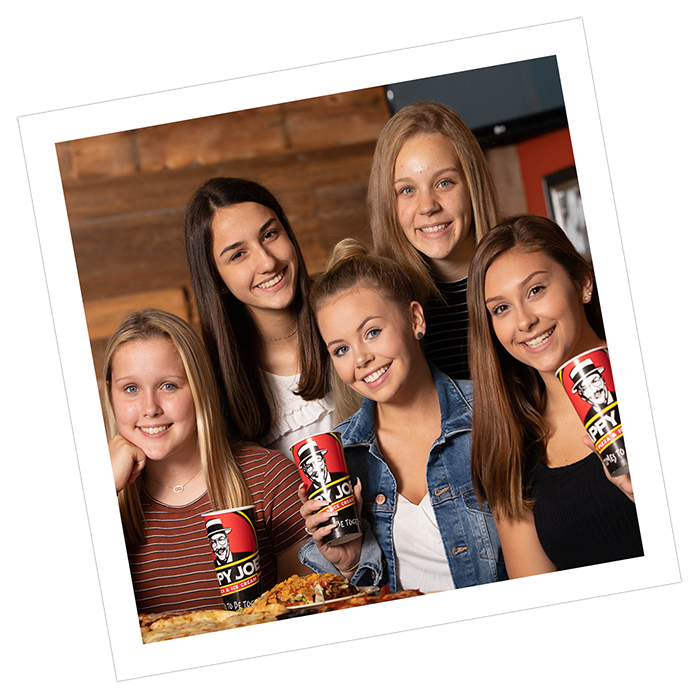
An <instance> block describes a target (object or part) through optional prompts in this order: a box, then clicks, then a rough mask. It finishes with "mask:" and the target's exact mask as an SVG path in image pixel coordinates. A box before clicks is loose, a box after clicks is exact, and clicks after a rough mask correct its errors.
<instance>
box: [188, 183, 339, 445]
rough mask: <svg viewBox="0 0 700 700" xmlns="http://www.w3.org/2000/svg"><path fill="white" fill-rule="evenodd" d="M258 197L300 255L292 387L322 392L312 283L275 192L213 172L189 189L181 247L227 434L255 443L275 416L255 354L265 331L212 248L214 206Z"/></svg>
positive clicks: (324, 371)
mask: <svg viewBox="0 0 700 700" xmlns="http://www.w3.org/2000/svg"><path fill="white" fill-rule="evenodd" d="M244 202H255V203H257V204H261V205H262V206H264V207H267V208H268V209H270V210H271V211H272V212H274V214H275V216H276V217H277V218H278V219H279V222H280V224H282V227H283V228H284V230H285V231H286V233H287V235H288V236H289V240H290V241H291V242H292V245H293V246H294V250H295V252H296V255H297V261H298V264H297V267H298V274H297V289H296V293H295V295H294V299H293V301H292V306H291V310H292V312H293V313H294V314H295V315H296V317H297V323H298V328H299V334H298V340H299V346H298V347H299V367H300V371H301V376H300V378H299V386H298V388H297V392H296V393H297V394H299V395H300V396H301V397H302V398H303V399H305V400H306V401H311V400H315V399H320V398H323V397H324V396H325V395H326V394H327V393H328V389H329V386H330V384H329V379H328V365H329V359H328V355H327V353H326V352H325V351H324V348H323V345H322V342H321V338H320V334H319V332H318V329H317V328H316V323H315V321H314V318H313V314H312V313H311V308H310V307H309V303H308V295H309V288H310V286H311V282H310V279H309V274H308V272H307V270H306V265H305V263H304V258H303V256H302V254H301V249H300V247H299V243H298V242H297V239H296V236H295V235H294V231H293V230H292V227H291V225H290V223H289V220H288V219H287V216H286V215H285V213H284V210H283V209H282V206H281V205H280V203H279V202H278V201H277V199H276V198H275V196H274V195H273V194H272V193H271V192H270V191H269V190H268V189H267V188H265V187H263V186H262V185H260V184H258V183H257V182H253V181H251V180H243V179H240V178H233V177H215V178H212V179H210V180H207V181H206V182H205V183H204V184H203V185H202V186H201V187H200V188H199V189H198V190H197V191H196V192H195V193H194V195H193V196H192V198H191V199H190V201H189V204H188V205H187V211H186V214H185V247H186V250H187V264H188V267H189V272H190V278H191V280H192V290H193V293H194V300H195V304H196V306H197V313H198V315H199V321H200V323H201V326H202V336H203V338H204V342H205V344H206V347H207V350H208V352H209V356H210V357H211V361H212V364H213V366H214V372H215V374H216V379H217V385H218V387H219V393H220V396H221V401H222V404H223V407H224V415H225V418H226V423H227V426H228V431H229V436H230V437H231V438H232V439H236V438H237V439H242V440H249V441H251V442H260V441H261V440H263V439H264V438H265V436H266V435H267V434H268V433H269V431H270V428H271V426H272V422H273V420H274V407H273V406H272V405H271V398H270V397H271V395H272V394H271V392H270V387H269V383H268V380H267V378H266V376H265V373H264V372H263V370H262V368H261V367H260V366H259V365H258V364H257V362H256V360H255V358H256V357H259V356H260V349H261V347H262V338H261V336H260V332H259V331H258V328H257V326H256V325H255V322H254V321H253V318H252V316H251V315H250V313H249V312H248V310H247V309H246V307H245V304H243V303H242V302H240V301H239V300H238V299H236V297H234V296H233V294H230V293H228V290H227V289H226V285H225V284H224V282H223V280H222V279H221V276H220V275H219V272H218V270H217V269H216V264H215V262H214V256H213V250H212V228H211V226H212V220H213V218H214V214H215V213H216V212H217V210H219V209H221V208H223V207H228V206H232V205H234V204H242V203H244Z"/></svg>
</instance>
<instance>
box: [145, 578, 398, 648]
mask: <svg viewBox="0 0 700 700" xmlns="http://www.w3.org/2000/svg"><path fill="white" fill-rule="evenodd" d="M387 588H388V587H387ZM375 590H376V589H375ZM357 594H360V597H361V598H362V597H366V596H362V594H361V591H360V590H359V589H358V588H357V586H355V585H354V584H352V583H350V582H349V581H348V580H347V579H345V578H343V577H342V576H340V575H338V574H309V575H308V576H299V575H297V574H294V575H293V576H290V577H289V578H288V579H285V580H284V581H281V582H280V583H278V584H277V585H276V586H274V587H273V588H271V589H270V590H269V591H267V592H266V593H263V595H261V596H260V597H259V598H258V599H257V600H255V601H254V602H253V604H252V605H250V606H249V607H247V608H243V609H241V610H235V611H234V610H191V611H184V612H165V613H142V614H140V615H139V623H140V627H141V638H142V640H143V643H144V644H150V643H152V642H160V641H164V640H166V639H177V638H179V637H191V636H193V635H197V634H205V633H207V632H218V631H219V630H226V629H234V628H236V627H245V626H247V625H258V624H261V623H263V622H271V621H273V620H278V619H280V618H281V617H285V616H288V614H289V608H291V607H294V606H297V605H306V604H309V603H328V602H330V601H333V600H337V599H338V598H345V597H347V596H353V595H357Z"/></svg>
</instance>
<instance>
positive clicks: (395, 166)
mask: <svg viewBox="0 0 700 700" xmlns="http://www.w3.org/2000/svg"><path fill="white" fill-rule="evenodd" d="M367 201H368V206H369V215H370V225H371V228H372V234H373V237H374V247H375V251H376V252H377V253H378V254H379V255H385V256H387V257H393V258H396V259H397V260H398V261H399V262H400V263H401V264H402V265H403V266H404V267H406V268H407V269H410V270H412V271H413V274H414V275H416V277H417V280H418V283H419V291H420V292H421V294H422V295H423V296H424V297H425V298H426V299H428V306H427V311H426V317H427V326H428V328H427V332H426V337H425V340H424V341H423V344H424V350H425V354H426V356H427V357H428V359H429V360H431V361H432V362H434V363H435V364H436V365H437V366H438V367H439V368H440V369H442V370H443V371H444V372H446V373H447V374H448V375H449V376H450V377H452V378H459V379H466V378H468V377H469V363H468V359H467V326H468V321H469V316H468V313H467V299H466V285H467V272H468V270H469V263H470V262H471V259H472V255H473V254H474V249H475V247H476V243H477V241H478V240H479V239H480V238H481V237H482V236H483V235H484V234H485V233H486V232H487V231H489V230H490V229H491V228H493V227H494V226H495V225H496V224H497V223H498V222H499V220H500V215H499V210H498V203H497V197H496V190H495V188H494V185H493V182H492V180H491V175H490V173H489V169H488V166H487V164H486V160H485V159H484V155H483V153H482V151H481V148H480V147H479V144H478V142H477V140H476V139H475V138H474V135H473V134H472V133H471V132H470V131H469V129H468V128H467V127H466V125H465V124H464V122H463V121H462V120H461V119H460V118H459V116H458V115H457V114H456V113H455V112H454V111H452V110H451V109H450V108H449V107H446V106H444V105H441V104H438V103H435V102H415V103H413V104H410V105H408V106H406V107H404V108H403V109H401V110H399V111H398V112H397V113H396V114H395V115H394V116H393V117H392V118H391V119H390V120H389V121H388V122H387V124H386V126H385V127H384V128H383V129H382V131H381V133H380V135H379V138H378V140H377V146H376V150H375V153H374V159H373V161H372V169H371V173H370V180H369V191H368V199H367Z"/></svg>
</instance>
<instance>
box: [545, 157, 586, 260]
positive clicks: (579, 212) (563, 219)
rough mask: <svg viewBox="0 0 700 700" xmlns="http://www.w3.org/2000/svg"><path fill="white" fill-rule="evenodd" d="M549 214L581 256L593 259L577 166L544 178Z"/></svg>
mask: <svg viewBox="0 0 700 700" xmlns="http://www.w3.org/2000/svg"><path fill="white" fill-rule="evenodd" d="M542 187H543V189H544V199H545V202H546V204H547V214H548V216H549V217H550V218H551V219H553V220H554V221H556V222H557V224H559V226H561V227H562V229H564V231H565V232H566V235H567V236H568V237H569V238H570V239H571V242H572V243H573V244H574V245H575V246H576V250H578V252H579V253H581V255H583V256H584V257H585V258H586V259H587V260H590V259H591V251H590V248H589V245H588V233H587V231H586V219H585V217H584V215H583V202H582V201H581V191H580V189H579V186H578V176H577V175H576V166H573V165H572V166H571V167H570V168H564V170H560V171H558V172H556V173H553V174H551V175H547V176H546V177H544V178H542Z"/></svg>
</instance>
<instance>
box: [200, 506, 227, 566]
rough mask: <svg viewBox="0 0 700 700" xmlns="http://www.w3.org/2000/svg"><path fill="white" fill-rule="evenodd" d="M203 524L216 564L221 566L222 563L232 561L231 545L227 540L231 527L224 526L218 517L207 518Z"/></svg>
mask: <svg viewBox="0 0 700 700" xmlns="http://www.w3.org/2000/svg"><path fill="white" fill-rule="evenodd" d="M205 525H206V528H207V537H209V544H210V545H211V550H212V552H214V556H215V557H216V565H217V566H221V565H222V564H230V563H231V562H232V561H233V554H231V545H230V544H229V541H228V534H229V532H231V529H230V528H228V527H224V526H223V523H222V522H221V520H219V518H212V519H211V520H207V521H206V523H205Z"/></svg>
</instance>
